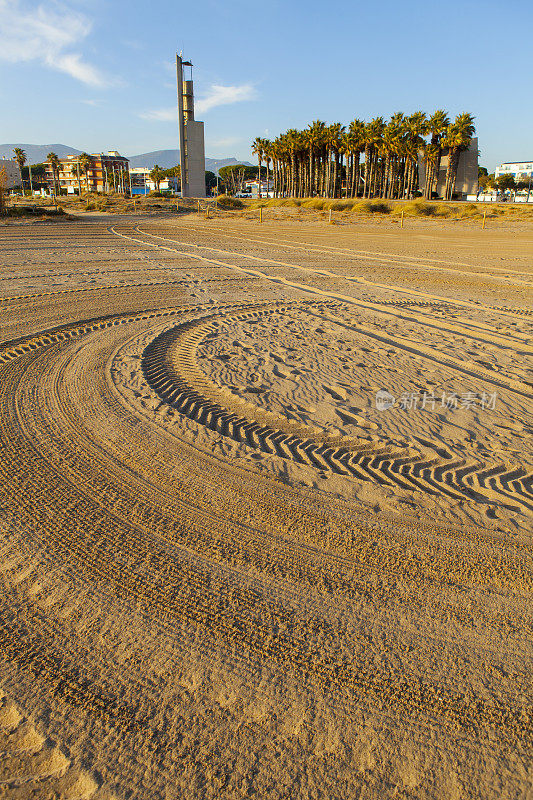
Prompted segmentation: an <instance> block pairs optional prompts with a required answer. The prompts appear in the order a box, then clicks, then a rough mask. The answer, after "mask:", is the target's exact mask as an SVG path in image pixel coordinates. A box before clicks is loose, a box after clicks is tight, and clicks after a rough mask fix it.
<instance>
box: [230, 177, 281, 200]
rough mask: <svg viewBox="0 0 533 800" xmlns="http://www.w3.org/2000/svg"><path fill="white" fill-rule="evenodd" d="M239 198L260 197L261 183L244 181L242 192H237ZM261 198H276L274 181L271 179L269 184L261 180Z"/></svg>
mask: <svg viewBox="0 0 533 800" xmlns="http://www.w3.org/2000/svg"><path fill="white" fill-rule="evenodd" d="M237 197H251V198H254V199H257V198H258V197H259V181H258V180H255V181H244V182H243V185H242V188H241V190H240V192H237ZM261 197H264V198H266V197H274V181H273V180H272V179H271V178H269V180H268V183H267V181H266V180H264V179H262V180H261Z"/></svg>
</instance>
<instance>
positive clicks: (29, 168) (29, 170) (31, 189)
mask: <svg viewBox="0 0 533 800" xmlns="http://www.w3.org/2000/svg"><path fill="white" fill-rule="evenodd" d="M28 172H29V174H30V192H31V196H32V197H33V182H32V179H31V164H28Z"/></svg>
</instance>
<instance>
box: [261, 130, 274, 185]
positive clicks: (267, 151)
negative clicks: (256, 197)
mask: <svg viewBox="0 0 533 800" xmlns="http://www.w3.org/2000/svg"><path fill="white" fill-rule="evenodd" d="M263 147H264V148H265V162H266V171H267V180H266V184H267V197H268V196H269V194H268V192H269V188H270V177H269V172H270V162H271V161H272V142H271V141H270V140H269V139H263Z"/></svg>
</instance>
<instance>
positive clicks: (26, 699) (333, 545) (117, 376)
mask: <svg viewBox="0 0 533 800" xmlns="http://www.w3.org/2000/svg"><path fill="white" fill-rule="evenodd" d="M255 216H256V215H255ZM532 252H533V227H532V226H531V223H528V222H527V221H524V220H518V221H515V222H513V221H508V220H506V219H503V218H502V219H501V220H499V221H497V222H494V223H492V224H491V225H490V226H488V227H487V229H486V230H481V227H480V225H479V224H478V223H468V222H464V223H454V222H453V221H452V220H444V221H439V220H423V219H409V220H408V221H407V222H406V225H405V227H404V228H403V229H401V228H400V226H399V224H397V223H395V224H393V222H391V221H388V220H382V221H378V220H372V221H366V220H365V219H361V220H360V221H357V222H344V223H342V224H341V223H340V222H339V223H338V224H332V225H328V224H327V223H326V222H325V221H324V220H323V219H322V218H320V216H319V215H316V214H312V213H309V214H300V215H298V214H296V213H294V214H290V213H286V214H283V213H281V212H280V213H276V212H275V211H274V210H269V211H268V213H266V214H265V218H264V222H263V224H259V223H258V220H257V219H256V218H255V217H254V215H252V214H251V213H249V214H238V213H236V214H233V215H232V214H231V213H229V212H220V213H218V215H212V216H211V218H206V217H205V215H203V214H185V213H184V214H180V215H177V214H175V215H170V214H164V215H160V216H157V215H151V216H150V215H146V216H143V215H137V216H136V217H133V216H132V215H129V216H128V215H123V216H120V215H114V216H110V215H108V216H106V215H98V216H95V217H91V216H90V215H85V216H83V215H81V216H80V217H79V218H78V219H75V220H71V221H54V222H42V223H35V224H31V225H30V224H11V225H4V226H2V227H0V325H1V331H2V335H1V343H0V372H1V381H0V392H1V406H0V408H1V411H0V447H1V452H2V457H1V459H0V469H1V472H2V484H1V487H2V488H1V491H0V583H1V585H2V589H3V591H2V592H0V609H1V611H0V620H1V622H0V642H1V647H0V752H1V753H2V759H1V760H0V761H1V765H0V798H6V799H7V798H10V800H11V798H13V800H30V799H31V800H37V799H39V800H41V799H42V800H45V799H46V800H51V798H54V800H59V799H61V800H63V799H64V800H67V798H68V800H78V798H79V799H80V800H81V799H82V798H83V799H85V798H93V799H94V800H112V798H114V799H115V800H123V799H124V800H126V798H131V800H148V799H149V800H178V798H180V799H181V798H193V797H194V798H205V799H206V800H208V799H210V798H218V799H222V798H224V799H225V800H241V799H243V798H249V797H255V798H269V800H270V799H272V800H282V799H283V800H284V799H285V798H291V800H295V799H296V798H298V800H300V799H302V800H303V798H306V799H307V798H317V799H318V798H328V800H344V799H345V798H346V800H353V798H357V800H382V799H383V798H389V797H390V798H393V797H394V798H405V799H406V800H407V799H409V800H410V799H411V798H412V800H422V799H424V800H426V798H427V799H429V798H432V799H433V798H434V800H445V799H446V800H447V799H449V800H459V799H461V800H462V799H463V798H465V799H466V798H477V799H480V800H481V799H482V800H489V799H490V800H518V799H519V798H526V797H531V796H532V795H531V791H532V789H531V787H532V785H533V781H532V778H533V775H532V772H531V763H532V759H531V756H532V749H531V744H532V741H531V671H532V655H533V650H532V646H531V641H532V638H531V586H532V570H531V567H532V564H531V531H532V524H531V523H532V512H533V490H532V476H533V447H532V435H531V434H532V433H533V403H532V395H533V374H532V370H531V364H532V359H531V356H532V353H533V337H532V332H533V309H532V303H531V300H532V286H533V262H532V258H531V253H532Z"/></svg>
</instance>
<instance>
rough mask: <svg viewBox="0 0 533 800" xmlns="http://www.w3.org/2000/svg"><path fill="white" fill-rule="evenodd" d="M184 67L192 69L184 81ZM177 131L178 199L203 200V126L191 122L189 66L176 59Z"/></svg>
mask: <svg viewBox="0 0 533 800" xmlns="http://www.w3.org/2000/svg"><path fill="white" fill-rule="evenodd" d="M183 67H191V79H190V80H188V81H185V80H183ZM176 76H177V82H178V127H179V139H180V168H181V196H182V197H205V147H204V123H203V122H197V121H196V120H195V119H194V93H193V85H192V64H191V62H190V61H183V60H182V58H181V56H178V55H177V56H176Z"/></svg>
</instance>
